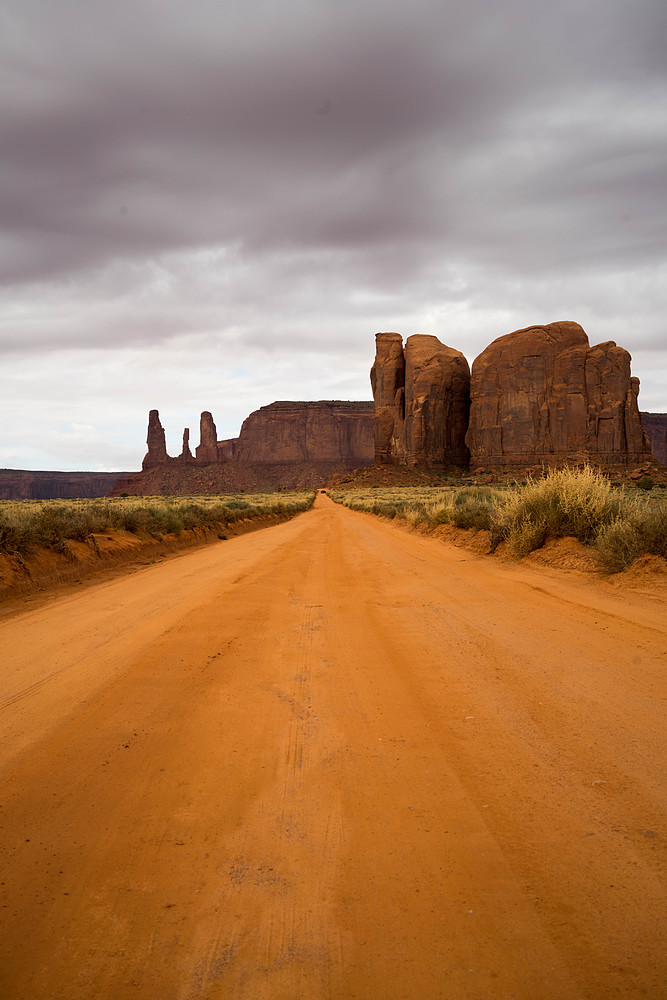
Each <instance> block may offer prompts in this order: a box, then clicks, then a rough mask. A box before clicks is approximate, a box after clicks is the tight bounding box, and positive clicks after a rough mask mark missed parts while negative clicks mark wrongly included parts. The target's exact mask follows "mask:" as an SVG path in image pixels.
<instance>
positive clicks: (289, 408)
mask: <svg viewBox="0 0 667 1000" xmlns="http://www.w3.org/2000/svg"><path fill="white" fill-rule="evenodd" d="M233 454H234V459H235V460H236V461H240V462H335V463H342V464H344V465H348V466H349V467H350V468H354V467H355V466H359V465H370V464H372V462H373V404H372V403H347V402H343V401H339V400H320V401H318V402H313V403H292V402H287V401H280V402H276V403H271V405H270V406H262V407H261V408H260V409H259V410H255V412H254V413H251V414H250V416H249V417H246V419H245V420H244V421H243V425H242V427H241V433H240V434H239V437H238V439H237V440H236V442H235V443H234V451H233Z"/></svg>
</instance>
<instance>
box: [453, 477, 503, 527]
mask: <svg viewBox="0 0 667 1000" xmlns="http://www.w3.org/2000/svg"><path fill="white" fill-rule="evenodd" d="M496 497H497V492H496V491H495V490H490V489H488V488H487V489H484V488H483V487H482V488H476V487H464V488H463V489H461V490H458V491H457V492H456V494H455V495H454V502H453V504H452V510H451V522H450V523H451V524H453V525H454V527H456V528H474V529H475V530H478V531H479V530H486V531H488V530H490V529H491V524H492V516H493V509H494V502H495V499H496Z"/></svg>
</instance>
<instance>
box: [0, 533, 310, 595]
mask: <svg viewBox="0 0 667 1000" xmlns="http://www.w3.org/2000/svg"><path fill="white" fill-rule="evenodd" d="M293 516H294V515H291V514H270V515H267V516H265V517H255V518H243V519H241V520H239V521H236V522H234V523H233V524H221V525H220V526H219V527H216V528H188V529H186V530H184V531H182V532H181V534H180V535H163V536H162V538H159V539H158V538H145V537H144V538H140V537H139V536H137V535H135V534H132V533H131V532H129V531H116V530H109V531H105V532H101V533H99V534H91V535H89V536H88V538H87V539H86V541H84V542H78V541H74V540H69V541H67V542H66V543H65V545H64V550H63V551H61V552H57V551H54V550H53V549H46V548H35V549H34V550H33V551H32V552H30V553H29V554H27V555H18V554H16V555H9V554H7V553H0V601H6V600H8V599H11V598H15V597H18V596H19V595H21V594H32V593H35V592H36V591H42V592H48V591H53V590H56V589H57V588H59V587H62V586H63V585H67V584H71V583H81V582H83V581H84V580H90V579H91V578H96V577H100V576H107V577H108V576H110V575H112V574H114V573H117V572H119V571H120V572H127V571H128V569H130V568H138V567H141V566H146V565H148V564H149V563H153V562H157V561H158V560H159V559H165V558H167V556H169V555H172V554H174V553H180V552H183V551H184V550H186V549H192V548H198V547H199V546H202V545H207V544H209V543H210V542H217V541H219V540H221V539H227V538H235V537H236V536H237V535H247V534H248V533H249V532H251V531H258V530H259V529H260V528H266V527H269V526H272V525H275V524H280V523H281V522H283V521H288V520H289V519H290V518H291V517H293Z"/></svg>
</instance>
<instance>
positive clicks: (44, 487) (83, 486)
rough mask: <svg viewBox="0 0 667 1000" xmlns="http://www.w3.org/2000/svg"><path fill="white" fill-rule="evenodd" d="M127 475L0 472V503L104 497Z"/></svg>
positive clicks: (112, 473)
mask: <svg viewBox="0 0 667 1000" xmlns="http://www.w3.org/2000/svg"><path fill="white" fill-rule="evenodd" d="M130 475H131V473H129V472H48V471H45V472H33V471H30V470H28V469H0V500H64V499H74V498H77V499H93V498H95V497H104V496H107V494H108V493H109V492H110V491H111V490H112V489H113V488H114V486H115V485H116V483H117V482H118V480H119V479H124V478H126V477H127V476H130Z"/></svg>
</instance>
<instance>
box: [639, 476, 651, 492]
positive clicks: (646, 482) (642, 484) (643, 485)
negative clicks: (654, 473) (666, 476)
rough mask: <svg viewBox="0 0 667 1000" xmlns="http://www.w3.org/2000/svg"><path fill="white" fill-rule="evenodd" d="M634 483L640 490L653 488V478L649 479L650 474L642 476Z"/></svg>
mask: <svg viewBox="0 0 667 1000" xmlns="http://www.w3.org/2000/svg"><path fill="white" fill-rule="evenodd" d="M635 485H636V486H637V487H638V488H639V489H640V490H652V489H653V480H652V479H651V477H650V476H642V478H641V479H638V480H637V482H636V484H635Z"/></svg>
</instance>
